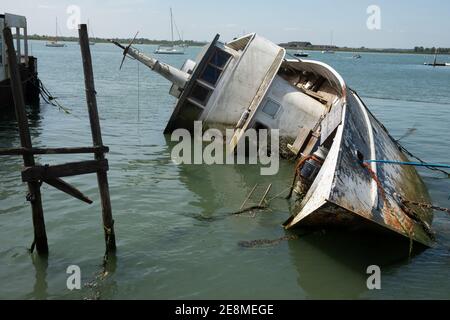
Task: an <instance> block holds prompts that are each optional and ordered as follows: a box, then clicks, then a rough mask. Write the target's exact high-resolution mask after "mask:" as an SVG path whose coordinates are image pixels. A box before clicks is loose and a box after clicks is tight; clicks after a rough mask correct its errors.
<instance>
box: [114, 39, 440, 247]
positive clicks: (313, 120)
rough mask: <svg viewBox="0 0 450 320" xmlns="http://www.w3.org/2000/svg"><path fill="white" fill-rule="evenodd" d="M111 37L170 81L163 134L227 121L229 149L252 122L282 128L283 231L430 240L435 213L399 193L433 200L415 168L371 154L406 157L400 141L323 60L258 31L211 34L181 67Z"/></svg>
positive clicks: (396, 158) (219, 125) (258, 126)
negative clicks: (287, 175) (292, 52)
mask: <svg viewBox="0 0 450 320" xmlns="http://www.w3.org/2000/svg"><path fill="white" fill-rule="evenodd" d="M115 44H116V45H118V46H120V47H121V48H122V49H124V52H123V54H124V58H125V56H127V55H128V56H131V57H133V58H135V59H137V60H138V61H140V62H142V63H143V64H145V65H146V66H148V67H149V68H150V69H152V70H153V71H155V72H157V73H159V74H160V75H162V76H163V77H165V78H166V79H168V80H169V81H170V82H172V87H171V89H170V94H171V95H173V96H174V97H176V98H177V102H176V105H175V108H174V111H173V113H172V116H171V117H170V119H169V121H168V123H167V126H166V128H165V130H164V133H166V134H170V133H172V132H173V131H174V130H176V129H178V128H184V129H187V130H191V131H192V130H193V127H194V121H202V122H203V126H204V129H207V128H216V129H233V130H234V136H233V138H232V139H231V140H230V141H229V142H227V143H229V150H235V149H236V148H237V145H238V144H239V143H240V142H242V141H243V140H245V139H246V132H247V131H248V130H249V129H278V130H279V135H280V145H279V149H280V151H281V154H282V155H283V156H284V157H285V158H288V159H291V160H293V175H294V177H295V178H294V182H293V197H292V199H293V200H292V201H293V202H294V206H293V208H294V209H293V210H292V215H291V217H290V218H289V219H288V220H287V221H286V222H285V223H284V227H285V228H286V229H291V228H296V227H308V228H309V227H313V228H315V227H319V228H323V227H343V228H348V229H368V230H376V231H377V232H378V231H381V232H387V233H395V234H398V235H400V236H402V237H405V238H407V239H410V241H413V240H414V241H416V242H418V243H421V244H423V245H426V246H430V245H432V244H433V241H434V240H433V232H432V230H431V224H432V219H433V213H432V211H431V210H429V209H424V208H423V207H411V206H408V205H406V203H407V201H405V200H414V201H418V202H422V203H430V199H429V195H428V192H427V189H426V187H425V185H424V183H423V181H422V179H421V178H420V176H419V174H418V172H417V171H416V170H415V168H414V167H409V166H408V167H406V166H394V165H386V164H382V165H381V164H378V163H376V162H375V161H377V160H385V159H389V160H392V161H408V158H407V156H406V154H405V152H404V150H405V149H404V148H403V147H401V146H400V145H399V143H398V142H397V141H396V140H395V139H394V138H393V137H392V136H391V135H390V134H389V132H388V131H387V129H386V128H385V127H384V126H383V124H382V123H380V122H379V121H378V120H377V119H376V117H375V116H374V115H373V114H372V113H371V112H370V110H369V109H368V108H367V106H366V105H365V104H364V102H363V101H362V99H361V98H360V97H359V96H358V94H357V92H355V91H354V90H352V89H350V88H349V87H348V86H347V84H346V83H345V81H344V79H343V78H342V77H341V76H340V75H339V74H338V73H337V72H336V71H335V70H334V69H333V68H332V67H330V66H329V65H327V64H325V63H322V62H319V61H314V60H302V59H289V58H287V57H286V51H285V49H283V48H282V47H280V46H278V45H276V44H274V43H273V42H271V41H269V40H267V39H265V38H263V37H261V36H259V35H257V34H249V35H246V36H244V37H241V38H238V39H234V40H233V41H231V42H228V43H222V42H220V41H219V35H217V36H216V37H215V38H214V40H213V41H212V42H211V43H209V44H208V45H207V46H205V47H204V49H203V50H202V51H201V53H200V54H199V56H198V57H197V59H196V60H195V61H193V60H187V61H186V62H185V63H184V65H183V66H182V67H181V69H178V68H175V67H173V66H171V65H169V64H166V63H164V62H162V61H159V60H157V59H155V58H154V57H152V56H150V55H147V54H145V53H143V52H141V51H140V50H138V49H136V48H134V47H133V46H132V44H130V45H129V46H127V47H125V46H123V45H121V44H119V43H116V42H115ZM369 160H370V161H369Z"/></svg>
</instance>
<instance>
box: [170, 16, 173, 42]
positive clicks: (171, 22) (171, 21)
mask: <svg viewBox="0 0 450 320" xmlns="http://www.w3.org/2000/svg"><path fill="white" fill-rule="evenodd" d="M170 32H171V34H172V46H173V16H172V8H170Z"/></svg>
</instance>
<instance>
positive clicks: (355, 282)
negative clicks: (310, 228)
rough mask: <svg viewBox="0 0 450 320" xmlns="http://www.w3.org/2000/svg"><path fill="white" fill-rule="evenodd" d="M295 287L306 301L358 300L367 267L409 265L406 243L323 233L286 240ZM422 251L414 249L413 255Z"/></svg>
mask: <svg viewBox="0 0 450 320" xmlns="http://www.w3.org/2000/svg"><path fill="white" fill-rule="evenodd" d="M289 249H290V253H291V258H292V261H293V263H294V265H295V266H296V268H297V271H298V279H297V281H298V284H299V286H300V287H301V288H302V289H303V290H304V291H305V292H306V297H307V298H309V299H342V298H345V299H357V298H363V295H364V293H366V292H367V291H368V288H367V284H366V282H367V279H368V277H369V276H370V275H368V274H367V273H366V270H367V267H369V266H371V265H377V266H379V267H380V268H381V274H382V276H381V282H382V283H383V272H384V271H386V270H387V269H389V268H391V267H392V266H393V265H397V264H401V263H408V256H409V241H408V240H405V239H404V238H400V237H399V236H397V235H391V234H374V233H364V234H363V233H358V232H345V231H337V230H333V231H322V232H317V233H314V234H311V235H308V236H305V237H301V238H300V239H299V240H296V241H289ZM421 250H423V248H420V247H418V246H416V248H415V254H417V253H419V252H420V251H421Z"/></svg>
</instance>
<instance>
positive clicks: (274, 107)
mask: <svg viewBox="0 0 450 320" xmlns="http://www.w3.org/2000/svg"><path fill="white" fill-rule="evenodd" d="M280 108H281V106H280V104H279V103H277V102H275V101H273V100H270V99H269V100H267V102H266V104H265V105H264V107H263V109H262V112H264V113H265V114H266V115H268V116H269V117H271V118H273V119H275V117H276V115H277V113H278V111H279V110H280Z"/></svg>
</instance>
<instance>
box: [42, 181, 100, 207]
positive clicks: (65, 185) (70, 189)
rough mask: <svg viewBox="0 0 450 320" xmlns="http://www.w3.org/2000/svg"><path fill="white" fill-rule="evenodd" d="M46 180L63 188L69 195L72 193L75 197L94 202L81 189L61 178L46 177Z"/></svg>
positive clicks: (56, 186) (54, 185) (58, 187)
mask: <svg viewBox="0 0 450 320" xmlns="http://www.w3.org/2000/svg"><path fill="white" fill-rule="evenodd" d="M44 182H45V183H46V184H48V185H51V186H52V187H54V188H56V189H58V190H61V191H62V192H65V193H67V194H68V195H71V196H72V197H74V198H77V199H78V200H81V201H83V202H86V203H88V204H92V203H93V201H92V200H91V199H89V198H88V197H86V196H85V195H84V194H83V193H82V192H81V191H80V190H78V189H77V188H75V187H74V186H72V185H70V184H68V183H67V182H65V181H64V180H62V179H60V178H51V179H44Z"/></svg>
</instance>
